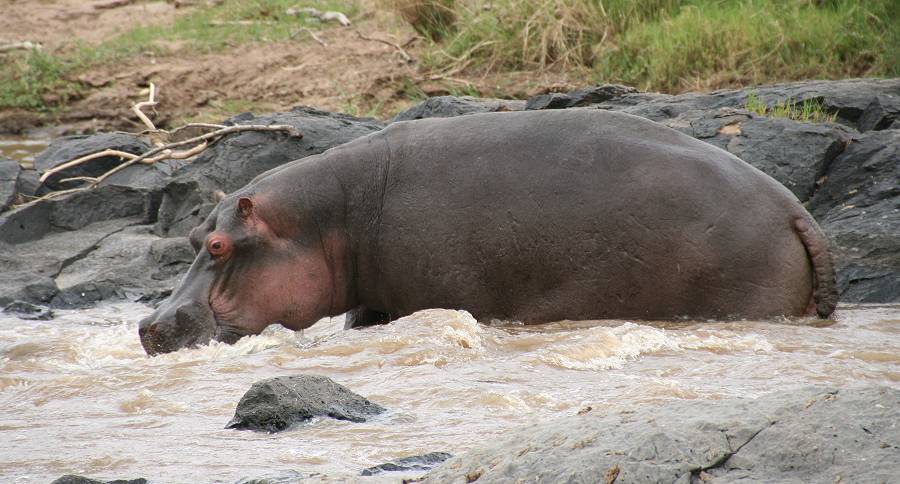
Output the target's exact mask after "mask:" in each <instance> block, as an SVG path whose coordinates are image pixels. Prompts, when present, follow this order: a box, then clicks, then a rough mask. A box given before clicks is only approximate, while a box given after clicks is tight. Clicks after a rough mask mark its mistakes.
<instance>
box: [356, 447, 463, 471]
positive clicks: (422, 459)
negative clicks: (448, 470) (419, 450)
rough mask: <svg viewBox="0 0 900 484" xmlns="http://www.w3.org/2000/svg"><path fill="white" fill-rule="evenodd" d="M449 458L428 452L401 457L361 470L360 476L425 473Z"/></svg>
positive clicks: (438, 453)
mask: <svg viewBox="0 0 900 484" xmlns="http://www.w3.org/2000/svg"><path fill="white" fill-rule="evenodd" d="M451 457H453V456H452V455H451V454H448V453H446V452H429V453H427V454H422V455H412V456H409V457H401V458H399V459H397V460H392V461H390V462H385V463H384V464H379V465H377V466H373V467H369V468H368V469H363V471H362V472H361V473H360V475H361V476H374V475H375V474H381V473H382V472H406V471H413V472H416V471H427V470H429V469H431V468H433V467H434V466H436V465H438V464H440V463H441V462H444V461H445V460H447V459H449V458H451Z"/></svg>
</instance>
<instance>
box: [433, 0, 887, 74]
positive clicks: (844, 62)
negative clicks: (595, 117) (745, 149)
mask: <svg viewBox="0 0 900 484" xmlns="http://www.w3.org/2000/svg"><path fill="white" fill-rule="evenodd" d="M456 8H457V9H458V12H457V17H458V19H459V20H458V21H457V23H456V27H457V30H456V33H455V34H454V35H452V36H448V37H447V38H446V39H445V40H443V41H441V42H432V43H431V44H430V46H429V49H428V53H427V55H426V56H425V57H424V61H425V63H426V64H427V65H428V66H429V67H431V68H432V69H436V70H442V69H449V68H453V67H456V66H462V65H466V66H467V68H468V69H469V70H470V71H476V72H482V73H491V72H493V73H496V72H503V71H515V70H534V69H582V70H584V71H586V72H588V73H589V74H588V76H589V77H591V78H592V80H594V81H596V82H620V83H625V84H628V85H632V86H636V87H638V88H640V89H645V90H659V91H666V92H679V91H684V90H688V89H709V88H718V87H725V86H737V85H746V84H759V83H767V82H773V81H781V80H799V79H810V78H845V77H859V76H887V77H896V76H900V2H898V1H896V0H862V1H860V0H732V1H727V0H556V1H552V0H536V1H535V0H493V1H486V0H469V1H466V2H457V7H456Z"/></svg>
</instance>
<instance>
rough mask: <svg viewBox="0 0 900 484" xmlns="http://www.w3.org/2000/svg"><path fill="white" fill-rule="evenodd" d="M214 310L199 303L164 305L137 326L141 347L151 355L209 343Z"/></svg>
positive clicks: (213, 330)
mask: <svg viewBox="0 0 900 484" xmlns="http://www.w3.org/2000/svg"><path fill="white" fill-rule="evenodd" d="M215 329H216V322H215V318H214V317H213V315H212V311H210V310H209V308H208V307H207V306H205V305H202V304H200V303H197V302H189V303H186V304H164V305H163V306H161V307H160V308H159V309H157V310H156V312H155V313H153V314H151V315H150V316H149V317H147V318H145V319H143V320H142V321H141V322H140V324H139V327H138V335H139V336H140V339H141V346H143V347H144V351H146V352H147V354H148V355H151V356H152V355H156V354H160V353H171V352H173V351H178V350H180V349H181V348H189V347H193V346H199V345H203V344H206V343H209V342H210V340H212V338H213V335H214V334H215Z"/></svg>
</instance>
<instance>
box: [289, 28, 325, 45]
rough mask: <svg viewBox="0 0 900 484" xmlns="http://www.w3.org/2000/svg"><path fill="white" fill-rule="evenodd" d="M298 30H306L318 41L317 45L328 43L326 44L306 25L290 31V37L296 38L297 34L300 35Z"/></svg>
mask: <svg viewBox="0 0 900 484" xmlns="http://www.w3.org/2000/svg"><path fill="white" fill-rule="evenodd" d="M300 32H307V33H308V34H309V36H310V37H312V38H313V40H315V41H316V42H318V43H319V45H321V46H322V47H328V44H326V43H325V41H324V40H322V38H321V37H319V36H318V35H316V33H315V32H313V31H312V30H310V29H308V28H306V27H300V28H299V29H297V30H295V31H294V32H293V33H291V38H292V39H293V38H296V37H297V36H298V35H300Z"/></svg>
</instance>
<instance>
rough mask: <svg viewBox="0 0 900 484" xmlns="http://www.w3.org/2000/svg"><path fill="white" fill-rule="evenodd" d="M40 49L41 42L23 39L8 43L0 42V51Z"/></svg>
mask: <svg viewBox="0 0 900 484" xmlns="http://www.w3.org/2000/svg"><path fill="white" fill-rule="evenodd" d="M20 49H22V50H32V49H33V50H41V44H39V43H37V42H31V41H30V40H25V41H22V42H11V43H9V44H0V52H9V51H13V50H20Z"/></svg>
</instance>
